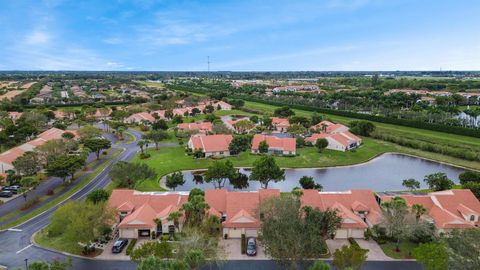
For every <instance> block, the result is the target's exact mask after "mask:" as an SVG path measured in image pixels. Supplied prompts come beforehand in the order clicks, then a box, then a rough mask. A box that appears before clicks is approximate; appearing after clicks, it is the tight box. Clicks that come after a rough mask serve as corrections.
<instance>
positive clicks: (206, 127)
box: [177, 122, 213, 131]
mask: <svg viewBox="0 0 480 270" xmlns="http://www.w3.org/2000/svg"><path fill="white" fill-rule="evenodd" d="M177 127H178V128H179V129H185V130H192V131H193V130H200V131H212V129H213V125H212V123H211V122H200V123H181V124H178V125H177Z"/></svg>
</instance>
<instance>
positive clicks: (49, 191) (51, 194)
mask: <svg viewBox="0 0 480 270" xmlns="http://www.w3.org/2000/svg"><path fill="white" fill-rule="evenodd" d="M54 194H55V191H53V189H49V190H48V191H47V196H53V195H54Z"/></svg>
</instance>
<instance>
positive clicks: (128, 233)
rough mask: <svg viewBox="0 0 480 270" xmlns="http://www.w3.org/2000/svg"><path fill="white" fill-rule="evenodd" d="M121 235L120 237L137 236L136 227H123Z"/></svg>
mask: <svg viewBox="0 0 480 270" xmlns="http://www.w3.org/2000/svg"><path fill="white" fill-rule="evenodd" d="M119 235H120V238H137V236H136V235H135V230H134V229H121V230H120V232H119Z"/></svg>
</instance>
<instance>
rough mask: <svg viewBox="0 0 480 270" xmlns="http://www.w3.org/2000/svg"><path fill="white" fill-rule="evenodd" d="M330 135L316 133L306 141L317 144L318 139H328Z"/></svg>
mask: <svg viewBox="0 0 480 270" xmlns="http://www.w3.org/2000/svg"><path fill="white" fill-rule="evenodd" d="M329 136H330V134H327V133H314V134H312V136H310V137H308V138H306V139H305V141H307V142H316V141H317V140H318V139H326V138H327V137H329Z"/></svg>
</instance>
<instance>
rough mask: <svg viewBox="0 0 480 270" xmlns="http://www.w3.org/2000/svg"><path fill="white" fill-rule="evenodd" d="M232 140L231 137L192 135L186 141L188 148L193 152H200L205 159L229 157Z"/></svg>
mask: <svg viewBox="0 0 480 270" xmlns="http://www.w3.org/2000/svg"><path fill="white" fill-rule="evenodd" d="M232 140H233V136H232V135H225V134H216V135H194V136H192V137H190V140H189V141H188V144H187V146H188V148H190V149H192V151H195V150H197V149H200V150H202V152H203V153H204V155H205V157H210V156H230V150H229V146H230V143H231V142H232Z"/></svg>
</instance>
